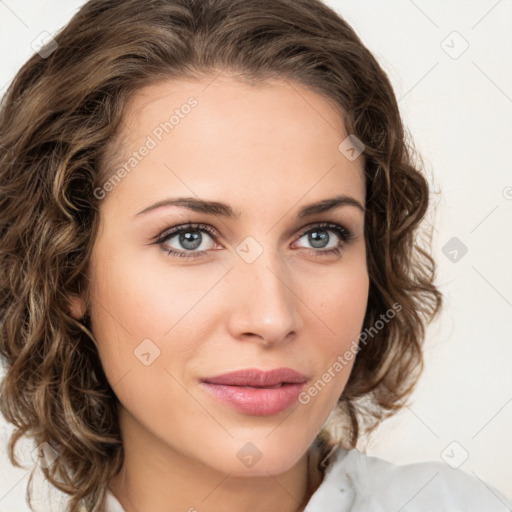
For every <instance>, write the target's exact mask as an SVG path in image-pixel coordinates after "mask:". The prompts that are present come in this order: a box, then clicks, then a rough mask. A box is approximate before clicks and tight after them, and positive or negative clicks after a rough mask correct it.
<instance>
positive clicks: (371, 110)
mask: <svg viewBox="0 0 512 512" xmlns="http://www.w3.org/2000/svg"><path fill="white" fill-rule="evenodd" d="M54 38H55V41H56V43H57V45H58V47H57V48H56V49H55V51H53V52H52V53H51V54H50V55H47V54H44V52H39V53H40V54H35V55H33V56H32V57H31V58H30V59H29V60H28V61H27V62H26V63H25V64H24V65H23V67H22V68H21V69H20V71H19V72H18V74H17V76H16V77H15V79H14V80H13V82H12V83H11V84H10V87H9V88H8V90H7V93H6V95H5V97H4V99H3V102H2V106H1V110H0V353H1V355H2V359H3V363H4V366H5V372H6V373H5V377H4V379H3V381H2V384H1V402H0V405H1V412H2V414H3V415H4V416H5V418H6V419H7V420H8V421H9V422H10V423H12V424H13V425H14V426H15V429H14V431H13V433H12V436H11V438H10V442H9V457H10V459H11V461H12V463H13V464H15V465H16V466H20V464H19V462H18V460H17V458H16V456H15V453H14V449H15V445H16V443H17V442H18V441H19V440H20V438H22V437H23V436H27V437H29V438H32V439H33V440H34V441H35V443H36V445H37V446H40V445H42V444H43V443H48V445H49V446H51V447H53V448H54V449H55V450H56V451H57V453H58V454H59V456H58V458H57V459H56V460H55V462H54V463H53V464H51V465H49V467H45V466H44V465H43V467H42V471H43V473H44V475H45V478H46V479H47V480H48V481H49V482H50V483H51V484H52V485H54V486H55V487H57V488H58V489H60V490H61V491H63V492H65V493H67V494H69V495H70V497H71V498H70V500H69V504H68V511H69V512H76V511H78V510H82V509H84V508H83V507H85V510H87V511H98V510H101V507H102V504H103V500H104V495H105V492H106V489H107V485H108V482H109V479H110V478H111V477H112V476H113V475H115V474H116V473H117V472H118V471H119V470H120V468H121V465H122V461H123V445H122V441H121V435H120V428H119V424H118V417H117V398H116V395H115V393H114V391H113V390H112V388H111V386H110V385H109V383H108V382H107V379H106V377H105V374H104V372H103V369H102V366H101V363H100V360H99V357H98V351H97V342H96V340H95V338H94V335H93V333H92V332H91V329H90V326H89V325H88V321H87V316H86V317H85V319H84V320H83V321H79V320H76V319H75V318H73V316H72V315H71V314H70V308H69V306H70V303H69V300H68V297H69V296H70V294H79V293H80V289H81V287H82V286H84V284H85V281H84V276H85V270H86V267H87V264H88V260H89V256H90V254H91V250H92V247H93V244H94V240H95V236H96V232H97V228H98V222H99V203H100V199H99V198H98V197H96V195H97V194H95V193H94V191H95V190H96V189H97V188H98V187H101V185H102V184H103V183H105V181H106V177H107V175H108V173H109V172H110V170H109V169H108V168H107V166H106V165H104V162H105V160H106V155H110V154H111V151H112V147H113V141H114V140H115V138H116V135H117V134H118V133H119V132H120V129H121V127H122V116H123V113H124V112H125V110H126V108H125V107H126V105H127V102H128V101H129V100H130V98H132V97H133V95H134V93H135V92H136V91H138V90H139V89H140V88H142V87H143V86H145V85H149V84H154V83H155V82H157V81H160V80H164V79H172V78H188V79H194V78H199V77H205V76H212V77H213V76H214V75H215V74H216V73H217V71H218V70H223V71H228V72H230V73H231V74H232V75H233V76H235V77H236V78H237V79H239V80H245V81H247V82H248V83H250V84H255V85H256V84H258V83H260V82H262V81H264V80H265V79H268V78H284V79H287V80H290V81H292V82H295V83H298V84H300V85H304V86H306V87H308V88H309V89H311V90H312V91H315V92H317V93H319V94H321V95H322V96H323V97H325V98H326V99H327V100H329V101H330V102H331V103H332V104H333V105H334V106H335V107H336V108H338V110H339V112H340V115H342V116H343V120H344V123H345V128H346V131H347V133H349V134H352V135H355V136H356V137H357V138H358V139H359V140H360V141H362V142H363V143H364V146H365V149H364V154H363V156H364V162H365V163H364V168H365V176H366V190H367V196H366V213H365V215H366V216H365V242H366V247H367V266H368V273H369V278H370V289H369V297H368V305H367V311H366V315H365V319H364V324H363V327H364V329H371V328H372V326H374V325H375V324H376V322H378V319H379V317H381V315H382V313H384V312H386V311H388V310H390V308H393V304H399V305H400V306H401V308H400V311H399V312H397V313H396V316H394V318H393V321H390V322H386V323H385V324H384V325H383V327H382V328H380V329H375V328H374V330H375V331H377V332H376V333H372V336H371V339H368V340H366V341H365V343H364V344H361V346H360V350H359V352H358V354H357V358H356V361H355V364H354V367H353V370H352V373H351V375H350V379H349V381H348V383H347V385H346V387H345V389H344V391H343V394H342V396H341V397H340V398H339V402H338V405H337V408H338V411H339V413H340V414H339V419H338V420H337V421H340V422H343V421H345V422H346V424H347V427H348V431H347V432H346V436H343V438H342V439H335V438H334V436H331V435H330V434H329V432H328V430H327V429H323V430H322V432H321V433H320V434H319V436H318V438H317V441H316V442H317V444H318V446H319V448H320V460H321V459H322V458H324V456H325V455H326V454H328V453H329V452H330V450H331V449H332V447H333V446H336V445H337V444H341V445H343V446H345V447H347V448H351V447H355V446H356V443H357V442H358V439H359V438H360V436H361V435H362V434H369V433H370V432H371V431H372V430H373V429H374V428H375V426H376V425H378V424H379V423H380V422H381V421H382V420H383V419H385V418H386V417H388V416H390V415H392V414H393V413H394V412H396V411H398V410H399V409H400V408H401V407H403V405H404V400H405V399H406V398H407V397H409V395H410V394H411V392H412V391H413V389H414V387H415V385H416V382H417V380H418V378H419V376H420V374H421V370H422V369H423V356H422V345H423V341H424V337H425V329H426V326H427V324H428V323H429V322H430V321H431V319H432V318H433V317H434V316H435V315H436V314H437V312H438V311H439V309H440V307H441V304H442V296H441V293H440V292H439V290H438V289H437V287H436V286H435V285H434V278H435V269H436V266H435V263H434V261H433V259H432V257H431V255H430V254H429V251H428V240H429V235H430V237H431V232H429V234H428V233H427V231H426V230H424V229H422V230H421V231H419V228H420V223H421V221H422V219H423V217H424V216H425V214H426V212H427V208H428V204H429V187H428V183H427V180H426V179H425V177H424V175H423V171H422V169H423V165H422V164H421V165H420V164H419V163H418V161H419V162H421V158H420V157H418V155H417V152H416V151H415V150H414V149H413V145H412V142H411V141H410V137H408V136H407V135H406V133H405V130H404V127H403V124H402V121H401V117H400V113H399V109H398V105H397V101H396V98H395V95H394V93H393V89H392V86H391V84H390V81H389V79H388V77H387V75H386V73H385V72H384V71H383V69H382V68H381V67H380V66H379V64H378V63H377V61H376V59H375V58H374V57H373V56H372V54H371V53H370V52H369V50H368V49H367V48H366V47H365V46H364V45H363V43H362V42H361V41H360V39H359V37H358V36H357V35H356V33H355V32H354V30H353V29H352V28H351V27H350V26H349V25H348V24H347V23H346V22H345V21H344V20H343V19H342V18H341V17H340V16H339V15H338V14H337V13H336V12H335V11H333V10H331V9H330V8H328V7H327V6H326V5H324V4H323V3H321V1H319V0H272V1H269V0H150V1H146V2H142V1H140V0H91V1H89V2H87V3H86V4H85V5H84V6H83V7H82V8H81V9H80V10H79V12H78V13H77V14H76V15H75V16H74V17H73V18H72V20H71V21H70V22H69V24H68V25H67V26H65V27H64V28H63V29H62V30H61V31H60V32H59V33H58V34H57V35H55V36H54ZM47 53H50V52H47ZM44 57H46V58H44ZM340 136H341V134H340ZM340 142H341V140H340ZM420 235H422V236H420ZM425 240H426V241H427V243H425ZM381 323H383V322H381ZM33 473H34V471H32V473H31V476H30V480H29V483H30V482H31V481H32V477H33ZM27 499H28V502H29V504H30V505H31V501H30V491H27ZM31 506H32V505H31Z"/></svg>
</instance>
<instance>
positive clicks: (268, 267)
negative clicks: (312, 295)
mask: <svg viewBox="0 0 512 512" xmlns="http://www.w3.org/2000/svg"><path fill="white" fill-rule="evenodd" d="M236 267H237V268H235V269H233V272H230V276H229V279H230V283H231V285H230V290H229V293H230V295H231V297H232V299H233V300H232V301H230V302H231V303H232V308H231V311H230V312H229V322H228V328H229V330H230V334H231V335H232V336H233V337H234V338H236V339H239V340H245V341H251V340H252V341H256V342H258V343H260V344H262V345H264V346H272V345H275V344H278V343H282V342H285V341H290V340H291V339H292V338H293V337H294V336H296V334H297V332H298V330H299V329H300V328H301V318H300V316H299V312H298V310H297V306H298V302H300V299H299V297H298V290H296V289H294V288H295V287H294V283H293V279H292V277H291V276H290V273H289V272H286V269H285V268H284V266H282V265H279V263H278V262H277V260H276V259H274V258H265V257H263V255H262V256H260V257H259V258H258V259H257V260H256V261H254V262H252V263H247V262H245V261H239V262H237V265H236Z"/></svg>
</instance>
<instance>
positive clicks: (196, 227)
mask: <svg viewBox="0 0 512 512" xmlns="http://www.w3.org/2000/svg"><path fill="white" fill-rule="evenodd" d="M315 230H325V231H334V232H335V233H336V234H337V235H338V236H339V237H340V238H341V240H342V243H341V244H340V245H339V246H338V247H335V248H333V249H325V250H314V249H313V252H314V253H315V254H318V255H320V256H322V255H325V254H339V252H340V249H341V247H342V246H343V245H344V244H345V243H348V242H350V241H351V240H352V238H353V235H352V233H351V232H350V231H349V230H348V229H347V228H345V227H344V226H341V225H340V224H334V223H332V222H323V223H319V224H315V225H313V226H311V227H308V228H307V229H306V230H304V231H302V233H301V234H300V235H299V236H298V237H297V239H300V238H302V237H303V236H304V235H307V234H308V233H311V232H313V231H315ZM187 231H206V232H207V233H208V234H209V235H210V236H211V237H212V238H213V239H214V240H215V241H216V231H215V230H214V229H213V228H212V227H211V226H208V225H207V224H193V223H189V224H186V225H183V226H176V227H175V228H173V229H172V230H171V231H169V232H164V233H162V234H160V235H157V240H156V241H155V242H152V245H160V246H162V247H163V245H164V243H165V242H167V241H169V240H170V239H171V238H173V237H174V236H175V235H179V234H180V233H186V232H187ZM164 250H165V252H166V253H167V255H168V256H173V257H178V258H185V259H192V258H198V257H200V256H202V255H203V254H205V253H206V252H207V251H176V250H174V249H164Z"/></svg>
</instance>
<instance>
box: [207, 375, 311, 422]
mask: <svg viewBox="0 0 512 512" xmlns="http://www.w3.org/2000/svg"><path fill="white" fill-rule="evenodd" d="M201 384H202V385H203V386H204V387H205V388H206V389H207V390H208V391H209V392H210V393H211V394H213V395H214V396H215V397H216V398H218V399H220V400H221V401H223V402H225V403H227V404H228V405H229V406H231V407H233V408H234V409H236V410H238V411H240V412H243V413H245V414H252V415H253V416H270V415H272V414H277V413H279V412H281V411H284V410H286V409H288V408H289V407H291V406H292V405H293V404H294V403H295V402H296V401H297V398H298V396H299V394H300V392H301V391H302V388H303V387H304V383H302V384H284V385H283V386H280V387H278V388H252V387H245V386H226V385H223V384H211V383H209V382H201Z"/></svg>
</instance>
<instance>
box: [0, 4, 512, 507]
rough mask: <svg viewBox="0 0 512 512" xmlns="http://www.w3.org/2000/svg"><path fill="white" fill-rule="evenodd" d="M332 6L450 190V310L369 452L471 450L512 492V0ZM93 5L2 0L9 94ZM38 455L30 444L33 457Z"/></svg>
mask: <svg viewBox="0 0 512 512" xmlns="http://www.w3.org/2000/svg"><path fill="white" fill-rule="evenodd" d="M326 3H328V4H329V5H330V6H332V7H334V8H335V9H336V10H337V11H338V12H340V13H341V14H342V16H344V17H345V19H346V20H347V21H348V22H349V23H350V24H351V25H352V26H353V27H354V28H355V30H356V31H357V33H358V34H359V35H360V36H361V38H362V40H363V42H364V43H365V44H366V45H367V46H368V47H369V48H370V50H371V51H373V53H374V54H375V56H376V57H377V59H378V60H379V62H380V63H381V65H382V66H383V67H384V69H385V70H386V71H387V72H388V74H389V76H390V78H391V80H392V82H393V85H394V87H395V91H396V94H397V97H398V98H399V104H400V107H401V111H402V114H403V117H404V121H405V123H406V126H407V128H408V130H409V131H410V132H411V134H412V136H413V137H414V140H415V142H416V145H417V147H418V149H419V150H420V151H421V153H422V155H423V157H424V160H425V163H426V166H427V170H428V172H429V173H430V174H431V175H432V178H431V181H432V182H433V189H434V190H436V191H437V190H440V194H439V195H435V196H434V197H435V198H437V199H436V200H437V201H438V202H439V206H438V208H437V211H436V213H435V215H431V216H430V220H429V222H431V223H433V224H434V226H435V228H436V231H435V241H434V248H433V250H434V255H435V257H436V259H437V261H438V263H439V279H438V282H439V285H440V286H441V289H442V291H443V292H444V294H445V296H446V306H445V310H444V312H443V314H442V316H441V317H440V319H439V320H438V321H437V322H436V323H435V324H433V325H432V327H431V328H430V329H429V332H428V340H427V346H426V363H427V364H426V371H425V373H424V375H423V377H422V379H421V381H420V384H419V386H418V388H417V391H416V392H415V394H414V396H413V399H412V401H411V403H410V405H409V406H408V407H407V408H406V409H405V410H404V411H403V412H402V413H400V414H399V415H398V416H396V417H395V418H393V419H391V420H388V422H386V423H384V424H383V425H382V426H381V428H380V429H379V430H378V431H377V433H376V435H375V436H374V438H373V440H372V442H371V443H370V445H369V447H368V453H369V454H371V455H375V456H379V457H383V458H386V459H388V460H391V461H393V462H395V463H400V464H404V463H411V462H418V461H423V460H445V461H450V462H451V463H452V464H459V463H460V462H461V461H462V460H463V459H464V458H466V456H467V459H466V460H465V462H463V464H462V465H461V466H460V467H461V468H462V469H463V470H464V471H466V472H468V473H472V474H474V475H476V476H477V478H479V479H480V480H482V483H481V485H485V484H484V483H483V482H487V483H488V484H491V485H493V486H495V487H496V488H498V489H499V490H501V491H502V492H504V493H505V494H507V495H508V496H510V497H512V436H511V435H510V433H511V432H512V373H511V372H510V365H511V362H512V336H511V334H510V333H511V331H512V273H511V272H510V261H511V260H512V243H511V240H512V236H511V232H512V227H511V226H512V172H511V167H512V165H511V162H512V66H511V65H510V63H511V62H512V30H511V28H512V27H511V22H512V0H499V1H498V0H473V1H467V0H466V1H462V0H458V1H455V0H451V1H441V0H437V1H432V0H431V1H427V0H414V1H413V0H387V1H386V2H383V1H382V0H373V1H372V0H330V1H327V2H326ZM82 4H83V2H82V1H77V0H51V1H50V0H46V1H30V0H0V59H1V60H0V62H1V67H0V94H1V93H2V92H3V90H5V87H6V86H7V85H8V83H9V82H10V80H11V79H12V78H13V76H14V74H15V73H16V71H17V69H19V67H20V66H21V65H22V64H23V62H24V61H25V60H26V59H27V58H28V57H29V56H30V55H31V54H32V53H33V50H32V48H31V43H32V41H34V40H37V38H38V36H39V34H41V32H43V31H47V32H49V33H54V32H56V31H57V30H58V29H59V28H60V27H61V26H63V25H64V24H65V23H66V22H67V21H68V20H69V19H70V17H71V16H72V15H73V14H74V12H76V10H77V9H78V8H79V6H80V5H82ZM454 32H456V33H454ZM466 46H468V47H467V49H466V50H465V51H464V52H463V53H462V50H464V48H465V47H466ZM454 237H455V238H456V240H455V241H454V240H452V239H453V238H454ZM451 244H455V245H451ZM457 244H458V246H457ZM461 244H464V245H465V246H466V247H467V249H468V251H467V253H466V254H465V255H462V252H461V251H460V246H461ZM454 250H456V251H457V253H454V252H453V251H454ZM450 253H451V254H450ZM454 258H455V261H452V260H453V259H454ZM9 432H10V426H9V425H6V424H5V422H2V421H0V444H1V449H0V511H13V512H14V511H16V512H24V511H28V510H29V509H28V508H27V507H26V506H25V504H24V493H25V485H26V481H27V475H28V471H26V470H22V469H15V468H13V467H12V466H11V465H10V464H9V462H8V460H7V458H6V455H5V451H4V447H5V445H6V440H7V435H8V433H9ZM31 449H32V447H31V446H30V445H29V444H28V443H26V444H25V445H24V447H23V453H25V454H26V455H25V458H26V460H27V462H30V460H31V459H30V455H29V454H30V451H31ZM479 484H480V483H479ZM41 485H42V484H41ZM41 488H42V487H41ZM489 492H491V491H489ZM52 501H53V500H52ZM501 506H502V507H503V511H504V512H505V511H506V507H505V506H504V505H500V502H499V501H498V499H497V503H496V507H497V508H496V511H499V510H500V507H501ZM41 510H50V508H49V502H46V504H45V505H42V506H41ZM54 510H56V509H55V508H54Z"/></svg>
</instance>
